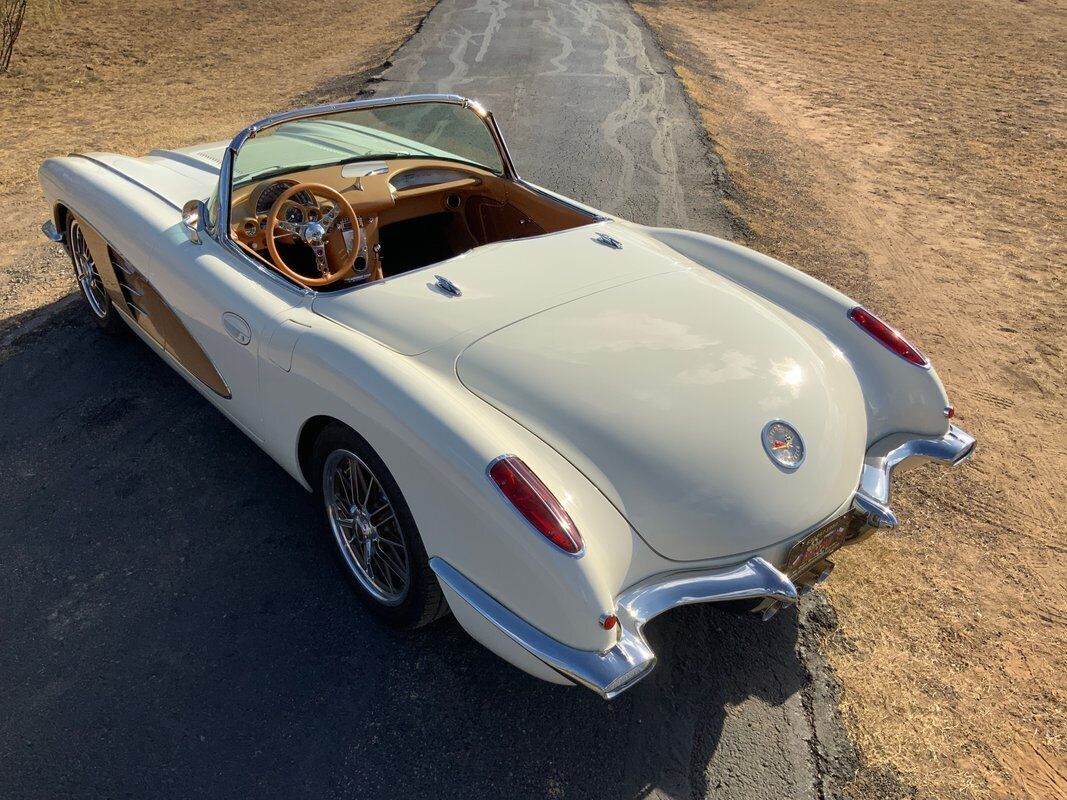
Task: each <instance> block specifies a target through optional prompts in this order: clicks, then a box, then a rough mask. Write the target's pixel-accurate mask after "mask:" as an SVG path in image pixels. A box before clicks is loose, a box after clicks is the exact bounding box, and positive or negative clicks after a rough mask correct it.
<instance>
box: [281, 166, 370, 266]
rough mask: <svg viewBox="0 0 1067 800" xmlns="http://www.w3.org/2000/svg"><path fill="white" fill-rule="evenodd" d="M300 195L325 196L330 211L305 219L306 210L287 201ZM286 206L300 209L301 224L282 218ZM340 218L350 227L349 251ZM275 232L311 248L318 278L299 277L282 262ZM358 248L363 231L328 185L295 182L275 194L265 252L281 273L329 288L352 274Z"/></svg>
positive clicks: (348, 205)
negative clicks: (275, 198)
mask: <svg viewBox="0 0 1067 800" xmlns="http://www.w3.org/2000/svg"><path fill="white" fill-rule="evenodd" d="M300 192H307V193H308V194H310V195H311V196H312V197H325V198H326V199H328V200H330V201H332V202H333V208H331V209H330V210H329V211H327V212H326V213H325V214H323V215H322V216H321V217H320V218H318V219H316V220H308V218H307V211H308V210H307V208H306V207H305V206H303V205H301V204H300V203H296V202H294V201H293V200H292V199H291V198H292V197H293V196H294V195H297V194H299V193H300ZM289 206H295V207H297V208H299V209H300V211H301V219H302V220H303V222H300V223H293V222H289V220H287V219H286V218H285V214H284V213H283V210H285V209H288V207H289ZM344 218H347V219H348V221H349V223H350V224H351V226H352V247H351V248H349V247H347V244H346V242H345V236H344V231H343V230H341V220H342V219H344ZM279 231H281V232H282V234H287V235H289V236H292V237H293V238H294V239H296V240H298V241H301V242H304V244H306V245H307V246H308V247H310V248H311V250H312V252H314V253H315V266H316V267H318V270H319V273H320V276H319V277H318V278H309V277H307V276H306V275H301V274H300V273H299V272H296V271H295V270H293V269H291V268H290V267H289V265H288V264H286V263H285V259H283V258H282V257H281V255H280V254H279V253H278V244H277V242H276V241H275V240H276V239H277V238H278V236H279V235H280V234H279V233H278V232H279ZM362 246H363V230H362V228H360V226H359V222H358V220H357V219H356V212H355V211H353V210H352V205H351V204H350V203H349V202H348V201H347V200H345V198H344V195H342V194H341V193H340V192H338V191H336V190H335V189H331V188H330V187H329V186H323V185H322V184H320V183H298V184H296V185H295V186H290V187H289V188H288V189H286V190H285V191H284V192H282V193H281V194H280V195H278V199H277V200H275V201H274V205H273V206H271V209H270V216H268V217H267V250H268V251H269V252H270V257H271V260H273V261H274V266H276V267H277V268H278V270H279V271H280V272H281V273H282V274H284V275H287V276H288V277H290V278H292V279H293V280H294V281H297V282H298V283H302V284H303V285H304V286H329V285H330V284H331V283H336V282H337V281H339V280H343V279H344V278H347V277H348V276H349V275H351V274H352V272H353V268H354V267H355V264H356V259H357V258H358V257H359V252H360V250H361V249H362Z"/></svg>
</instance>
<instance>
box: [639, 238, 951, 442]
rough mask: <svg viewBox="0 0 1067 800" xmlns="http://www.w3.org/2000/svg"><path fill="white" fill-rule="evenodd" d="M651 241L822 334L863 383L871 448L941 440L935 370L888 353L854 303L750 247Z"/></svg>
mask: <svg viewBox="0 0 1067 800" xmlns="http://www.w3.org/2000/svg"><path fill="white" fill-rule="evenodd" d="M644 230H645V232H646V233H647V234H648V235H650V236H651V237H652V238H654V239H656V240H657V241H659V242H662V243H663V244H664V245H666V246H667V247H669V248H671V249H672V250H674V251H676V252H678V253H681V254H682V255H684V256H685V257H686V258H689V259H690V260H692V261H694V262H696V263H697V264H700V265H701V266H704V267H706V268H708V269H710V270H712V271H714V272H717V273H719V274H720V275H722V276H724V277H726V278H728V279H730V280H731V281H733V282H735V283H737V284H739V285H741V286H743V287H744V288H746V289H748V290H749V291H751V292H753V293H754V294H757V295H759V296H760V297H763V298H764V299H766V300H768V301H770V302H772V303H774V304H775V305H777V306H779V307H780V308H782V309H783V310H785V311H787V312H789V313H790V314H793V315H795V316H797V317H799V318H800V319H802V320H804V321H805V322H807V323H809V324H810V325H813V326H814V327H816V328H818V329H819V330H820V331H822V332H823V333H824V334H825V335H826V337H827V338H828V339H829V340H830V341H832V342H833V343H834V344H835V345H836V346H837V347H839V348H840V349H841V351H842V352H843V353H844V355H845V357H846V358H847V359H848V361H849V363H850V364H851V365H852V369H853V371H854V372H855V373H856V377H857V378H858V380H859V384H860V387H861V389H862V391H863V397H864V403H865V406H866V411H867V445H868V446H870V445H872V444H873V443H875V442H877V441H878V440H880V439H882V438H883V437H885V436H888V435H890V434H893V433H912V434H921V435H924V436H941V435H943V434H945V433H946V432H947V431H948V426H949V423H948V419H947V418H946V416H945V407H946V406H947V405H948V397H947V396H946V394H945V388H944V386H942V384H941V380H940V378H938V376H937V373H936V372H935V371H934V369H933V367H929V368H923V367H919V366H916V365H914V364H911V363H910V362H908V361H905V360H904V359H902V358H900V357H899V356H897V355H895V354H894V353H892V352H890V351H889V349H887V348H886V347H883V346H882V345H881V344H880V343H879V342H877V341H876V340H875V339H874V338H872V337H871V336H870V335H868V334H867V333H866V332H864V331H863V330H862V329H860V328H859V326H858V325H856V324H855V323H854V322H852V320H850V319H849V317H848V312H849V310H850V309H851V308H853V307H854V306H856V305H857V303H856V302H854V301H853V300H851V299H850V298H848V297H846V296H845V295H843V294H841V293H840V292H838V291H837V290H835V289H832V288H831V287H829V286H827V285H826V284H824V283H821V282H820V281H817V280H815V279H814V278H812V277H811V276H810V275H806V274H804V273H803V272H801V271H799V270H797V269H793V268H792V267H789V266H787V265H785V264H783V263H782V262H780V261H776V260H775V259H773V258H770V257H768V256H765V255H763V254H761V253H757V252H756V251H754V250H750V249H748V248H746V247H741V246H740V245H736V244H733V243H731V242H727V241H725V240H724V239H718V238H715V237H713V236H707V235H705V234H701V233H693V232H690V231H681V230H674V229H670V228H645V229H644Z"/></svg>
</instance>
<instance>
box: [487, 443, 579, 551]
mask: <svg viewBox="0 0 1067 800" xmlns="http://www.w3.org/2000/svg"><path fill="white" fill-rule="evenodd" d="M488 471H489V479H490V480H491V481H492V482H493V483H495V484H496V485H497V488H498V489H500V492H501V493H502V494H503V495H504V497H505V498H507V500H508V502H509V503H511V505H512V506H514V507H515V510H516V511H518V512H519V514H521V515H522V517H523V519H525V520H526V521H527V522H528V523H530V525H531V526H532V527H533V529H534V530H535V531H537V532H538V533H540V534H541V535H542V536H544V537H545V538H546V539H548V541H550V542H552V544H554V545H555V546H556V547H558V548H559V549H560V550H562V551H563V552H565V553H570V554H571V555H575V554H577V553H580V552H582V547H583V545H582V537H581V536H580V535H579V533H578V529H577V528H575V527H574V522H573V521H572V520H571V518H570V515H569V514H568V513H567V512H566V510H565V509H564V508H563V506H562V505H560V502H559V500H557V499H556V497H555V495H553V494H552V492H550V491H549V490H548V487H547V486H545V485H544V484H543V483H541V479H540V478H538V477H537V476H536V475H534V473H533V471H532V470H531V469H530V468H529V467H528V466H526V464H525V462H523V460H522V459H521V458H519V457H518V456H501V457H500V458H498V459H496V460H495V461H494V462H493V463H492V464H490V465H489V470H488Z"/></svg>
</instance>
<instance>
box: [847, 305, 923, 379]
mask: <svg viewBox="0 0 1067 800" xmlns="http://www.w3.org/2000/svg"><path fill="white" fill-rule="evenodd" d="M848 318H849V319H851V320H852V321H853V322H855V323H856V324H857V325H859V326H860V327H861V328H863V330H865V331H867V333H869V334H870V335H871V336H873V337H874V338H875V339H877V340H878V341H879V342H880V343H881V344H882V345H884V346H885V347H887V348H888V349H890V350H892V351H893V352H894V353H896V354H897V355H898V356H900V357H901V358H903V359H904V360H906V361H910V362H911V363H912V364H915V365H916V366H917V367H928V366H930V362H929V361H927V360H926V356H924V355H923V354H922V353H920V352H919V348H917V347H915V346H914V345H913V344H912V343H911V342H909V341H908V340H907V339H905V338H904V336H903V334H901V332H900V331H898V330H896V329H895V328H892V327H890V326H889V325H887V324H886V323H885V322H883V321H882V320H880V319H879V318H878V317H876V316H875V315H874V314H872V313H871V312H870V311H868V310H867V309H865V308H864V307H863V306H855V307H854V308H852V309H851V310H849V312H848Z"/></svg>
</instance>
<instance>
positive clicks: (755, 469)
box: [456, 266, 866, 561]
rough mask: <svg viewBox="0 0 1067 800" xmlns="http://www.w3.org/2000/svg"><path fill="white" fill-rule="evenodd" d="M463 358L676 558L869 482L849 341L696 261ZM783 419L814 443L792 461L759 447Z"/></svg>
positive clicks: (482, 386)
mask: <svg viewBox="0 0 1067 800" xmlns="http://www.w3.org/2000/svg"><path fill="white" fill-rule="evenodd" d="M456 368H457V372H458V375H459V378H460V380H462V382H463V383H464V384H465V385H466V386H467V387H468V388H469V389H470V390H471V391H472V392H474V393H475V394H477V395H479V396H480V397H481V398H483V399H484V400H485V401H487V402H488V403H490V404H492V405H493V406H495V407H496V408H498V409H499V410H501V411H502V412H504V413H505V414H508V415H509V416H510V417H512V418H513V419H515V420H516V421H517V422H519V423H520V424H522V425H523V426H525V427H526V428H528V429H529V430H531V431H532V432H534V433H535V434H537V435H538V436H539V437H540V438H542V439H543V440H544V441H545V442H547V443H548V444H549V445H550V446H552V447H553V448H555V449H556V450H557V451H558V452H560V453H561V454H562V455H563V456H564V457H566V458H567V459H568V460H570V461H571V462H572V463H573V464H574V465H575V466H576V467H577V468H578V469H580V470H581V471H582V472H583V473H584V474H585V475H586V476H587V477H588V478H589V479H590V480H591V481H592V482H593V483H594V484H595V485H596V486H598V487H599V488H600V490H601V491H602V492H603V493H604V495H605V496H606V497H607V498H608V499H609V500H610V501H611V502H612V503H614V504H615V506H616V507H617V508H618V509H619V511H620V512H621V513H622V514H623V515H624V516H625V517H626V518H627V520H628V521H629V522H630V524H631V525H632V526H633V527H634V529H635V530H636V531H637V532H638V533H639V534H640V535H641V537H642V538H643V539H644V540H645V541H646V542H647V543H648V544H649V545H650V546H651V547H652V548H653V549H654V550H656V551H657V552H658V553H660V554H661V555H662V556H664V557H666V558H669V559H674V560H679V561H688V560H698V559H712V558H721V557H726V556H733V555H742V554H746V553H750V552H753V551H756V550H760V549H762V548H765V547H767V546H769V545H772V544H776V543H779V542H782V541H783V540H785V539H788V538H789V537H791V536H794V535H795V534H797V533H800V532H802V531H805V530H807V529H808V528H811V527H814V526H816V525H817V524H819V523H821V522H822V521H824V520H826V519H827V518H829V517H830V516H831V515H833V514H834V513H835V512H837V511H839V510H840V509H841V507H842V506H843V505H844V504H845V503H846V502H847V501H848V500H849V499H850V498H851V496H852V493H853V492H854V491H855V488H856V486H857V482H858V480H859V475H860V469H861V466H862V460H863V455H864V444H865V441H866V415H865V412H864V401H863V396H862V394H861V391H860V387H859V385H858V382H857V379H856V376H855V374H854V372H853V370H852V369H851V367H850V365H849V364H848V362H847V361H846V360H845V358H844V357H843V356H842V354H841V353H840V351H839V350H838V349H837V348H836V347H835V346H834V345H833V344H832V343H831V342H830V341H828V340H827V339H826V338H825V336H824V335H823V334H822V333H821V332H820V331H818V330H817V329H816V328H814V327H812V326H811V325H809V324H807V323H805V322H803V321H802V320H800V319H798V318H797V317H794V316H793V315H791V314H789V313H787V312H785V311H783V310H782V309H781V308H779V307H777V306H775V305H773V304H770V303H769V302H767V301H765V300H763V299H762V298H759V297H757V296H756V295H753V294H751V293H750V292H748V291H746V290H745V289H742V288H741V287H739V286H737V285H736V284H733V283H731V282H729V281H727V280H726V279H724V278H722V277H720V276H719V275H717V274H715V273H713V272H710V271H708V270H706V269H703V268H701V267H695V266H694V267H692V268H686V269H678V270H673V271H670V272H666V273H663V272H661V273H660V274H657V275H652V276H648V277H644V278H641V279H638V280H634V281H630V282H627V283H624V284H620V285H617V286H613V287H610V288H605V289H602V290H600V291H598V292H596V293H592V294H587V295H585V296H583V297H580V298H576V299H574V300H572V301H570V302H566V303H561V304H559V305H556V306H553V307H551V308H548V309H545V310H543V311H541V312H540V313H536V314H533V315H530V316H527V317H526V318H524V319H521V320H519V321H517V322H514V323H513V324H509V325H507V326H505V327H502V328H501V329H499V330H496V331H494V332H492V333H489V334H487V335H485V336H483V337H482V338H480V339H479V340H478V341H476V342H474V343H473V344H471V345H470V346H468V347H467V348H466V349H465V350H464V351H463V352H462V354H461V355H460V357H459V359H458V361H457V366H456ZM775 419H782V420H785V421H787V422H788V423H789V424H791V425H792V426H794V427H795V428H796V429H797V430H798V431H799V432H800V434H801V436H802V438H803V441H804V443H805V445H806V458H805V460H804V462H803V464H802V465H801V466H800V467H799V469H796V470H795V471H786V470H783V469H782V468H780V467H778V466H776V465H775V464H774V463H772V461H771V459H770V457H769V456H768V454H767V452H766V451H765V450H764V448H763V444H762V431H763V428H764V426H765V425H767V423H768V422H769V421H771V420H775ZM520 455H521V454H520Z"/></svg>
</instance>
